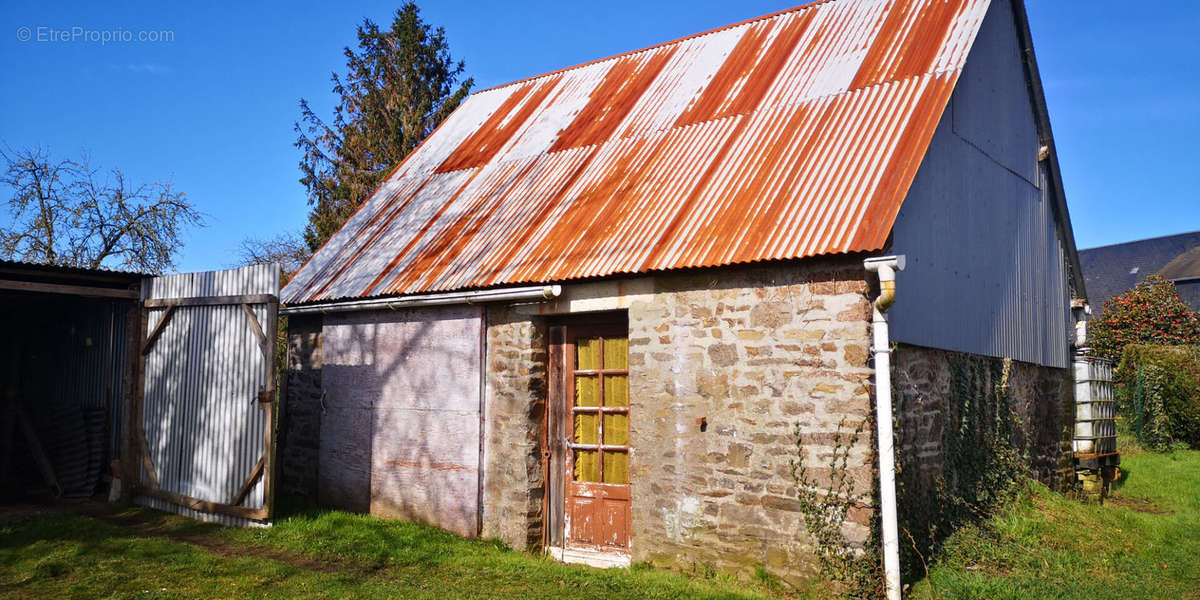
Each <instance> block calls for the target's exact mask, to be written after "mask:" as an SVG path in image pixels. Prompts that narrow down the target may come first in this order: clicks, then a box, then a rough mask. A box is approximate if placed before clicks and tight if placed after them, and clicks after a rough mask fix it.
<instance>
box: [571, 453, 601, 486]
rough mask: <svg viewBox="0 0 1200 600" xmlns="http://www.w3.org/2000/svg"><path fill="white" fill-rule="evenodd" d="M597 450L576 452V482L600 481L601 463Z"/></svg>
mask: <svg viewBox="0 0 1200 600" xmlns="http://www.w3.org/2000/svg"><path fill="white" fill-rule="evenodd" d="M596 454H597V453H596V451H595V450H576V451H575V473H574V475H575V481H600V463H599V461H597V460H596Z"/></svg>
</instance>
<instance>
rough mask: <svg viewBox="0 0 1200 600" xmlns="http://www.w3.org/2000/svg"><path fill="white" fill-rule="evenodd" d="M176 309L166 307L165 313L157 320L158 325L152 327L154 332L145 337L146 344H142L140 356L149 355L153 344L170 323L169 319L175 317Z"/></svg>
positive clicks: (174, 307)
mask: <svg viewBox="0 0 1200 600" xmlns="http://www.w3.org/2000/svg"><path fill="white" fill-rule="evenodd" d="M176 308H178V307H177V306H169V307H167V311H166V312H164V313H163V316H162V318H161V319H159V320H158V324H157V325H155V326H154V331H153V332H152V333H151V334H150V337H147V338H146V342H145V343H144V344H142V356H146V355H147V354H150V350H151V349H153V348H154V342H157V341H158V336H160V335H162V332H163V330H164V329H166V328H167V323H169V322H171V317H172V316H174V315H175V309H176Z"/></svg>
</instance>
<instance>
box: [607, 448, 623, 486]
mask: <svg viewBox="0 0 1200 600" xmlns="http://www.w3.org/2000/svg"><path fill="white" fill-rule="evenodd" d="M604 483H629V455H628V454H626V453H624V452H605V453H604Z"/></svg>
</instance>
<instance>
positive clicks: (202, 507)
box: [136, 486, 268, 521]
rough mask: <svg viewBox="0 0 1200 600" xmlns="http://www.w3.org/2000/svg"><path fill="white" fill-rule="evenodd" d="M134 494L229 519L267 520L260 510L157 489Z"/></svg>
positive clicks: (141, 489)
mask: <svg viewBox="0 0 1200 600" xmlns="http://www.w3.org/2000/svg"><path fill="white" fill-rule="evenodd" d="M136 493H137V494H139V495H142V496H148V497H150V498H157V499H159V500H164V501H166V502H170V503H172V504H178V505H179V506H182V507H184V508H190V509H192V510H198V511H200V512H206V513H215V514H221V515H228V516H231V517H241V518H243V519H251V520H254V521H262V520H264V519H266V518H268V515H267V511H266V510H265V509H262V508H246V507H244V506H230V505H228V504H222V503H220V502H211V501H208V500H201V499H199V498H192V497H191V496H184V495H183V494H176V493H174V492H168V491H166V490H160V489H157V488H148V487H143V486H139V487H138V489H137V491H136Z"/></svg>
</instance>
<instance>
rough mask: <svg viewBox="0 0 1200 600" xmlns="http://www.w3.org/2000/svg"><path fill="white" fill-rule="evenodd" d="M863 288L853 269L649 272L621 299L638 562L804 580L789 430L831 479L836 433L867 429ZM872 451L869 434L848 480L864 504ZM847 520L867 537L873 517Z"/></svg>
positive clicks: (848, 265)
mask: <svg viewBox="0 0 1200 600" xmlns="http://www.w3.org/2000/svg"><path fill="white" fill-rule="evenodd" d="M866 293H867V284H866V273H865V272H864V271H863V270H862V269H861V266H859V264H858V263H857V261H849V260H842V261H825V262H822V261H808V262H805V263H802V264H800V265H791V266H787V267H770V268H751V269H738V270H725V271H718V272H709V273H706V274H703V275H699V274H698V275H693V276H671V277H661V278H658V279H657V280H656V286H655V291H654V294H653V296H652V297H651V298H647V299H645V300H643V301H638V302H634V303H632V304H631V306H630V308H629V323H630V326H629V327H630V343H629V347H630V356H629V362H630V369H631V374H630V396H631V404H632V415H631V423H632V429H633V431H632V434H631V435H632V436H633V440H634V444H635V449H634V455H633V460H632V462H633V465H632V467H631V479H632V481H633V482H634V483H633V525H634V533H633V535H634V538H633V540H634V541H633V558H634V560H635V561H639V560H646V561H649V562H651V563H653V564H656V565H662V566H674V567H682V568H687V567H690V566H692V565H693V564H703V565H706V566H709V567H713V568H716V569H719V570H723V571H728V572H737V573H740V574H743V575H745V574H748V573H751V572H753V570H754V568H755V567H757V566H765V567H766V568H767V570H768V571H770V572H771V573H773V574H775V575H777V576H780V577H782V578H784V579H786V580H790V581H796V580H798V579H799V578H802V577H804V576H806V575H808V574H809V573H811V567H812V561H813V560H814V557H813V554H812V548H811V547H810V542H809V540H808V539H807V538H806V537H805V536H804V534H803V531H804V526H803V523H802V516H801V514H800V513H799V512H798V510H799V507H798V502H797V501H796V497H795V491H794V487H793V481H792V476H791V460H792V458H793V457H794V456H795V451H796V441H795V438H794V427H795V426H796V425H797V424H799V426H800V431H801V436H802V442H803V444H804V446H805V449H806V452H807V453H808V456H809V457H810V459H811V460H813V462H812V463H810V464H813V465H815V466H816V468H814V469H813V471H814V473H815V474H817V475H818V476H821V475H826V476H827V474H828V469H827V468H821V466H822V465H827V464H828V462H827V460H828V456H829V454H830V453H831V451H832V447H831V443H832V439H833V433H834V432H835V431H836V430H837V427H838V424H839V423H840V422H841V421H842V420H843V419H844V420H845V421H846V422H847V426H848V427H849V428H853V427H854V425H855V424H857V423H861V422H863V421H864V420H866V419H868V418H869V412H870V410H871V400H870V390H869V386H868V384H869V378H870V377H871V374H872V371H871V369H870V368H869V367H868V364H867V361H868V349H869V340H870V330H869V326H868V320H869V318H870V311H869V304H868V302H867V299H866ZM701 419H703V422H706V423H707V426H706V427H703V428H702V427H701V426H700V425H699V423H700V422H701V421H700V420H701ZM870 448H871V445H870V435H869V434H868V435H866V436H864V437H863V438H862V439H861V440H860V441H859V444H858V446H857V447H856V448H854V449H852V453H851V456H850V465H851V466H850V473H849V475H850V477H851V478H852V479H853V480H854V481H855V482H856V484H857V488H858V490H859V491H860V492H863V493H868V494H869V491H870V490H871V486H872V481H871V466H870V461H871V457H872V453H871V450H870ZM852 520H853V523H851V526H850V528H849V530H848V531H847V533H848V534H849V536H850V537H851V538H852V539H853V540H854V541H857V542H862V541H865V540H866V538H867V536H868V533H869V512H868V511H867V510H866V509H864V510H861V511H858V512H857V513H855V514H853V515H852Z"/></svg>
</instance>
